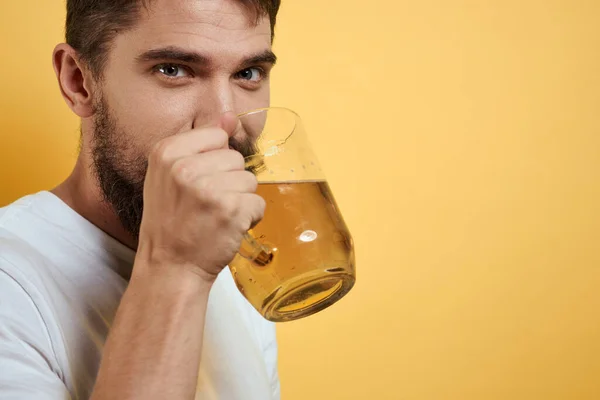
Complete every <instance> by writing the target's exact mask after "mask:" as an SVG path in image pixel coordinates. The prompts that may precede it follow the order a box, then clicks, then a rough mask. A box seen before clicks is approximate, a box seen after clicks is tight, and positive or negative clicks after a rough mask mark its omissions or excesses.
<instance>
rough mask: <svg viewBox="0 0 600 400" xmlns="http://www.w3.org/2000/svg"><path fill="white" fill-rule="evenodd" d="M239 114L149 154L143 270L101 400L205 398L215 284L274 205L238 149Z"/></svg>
mask: <svg viewBox="0 0 600 400" xmlns="http://www.w3.org/2000/svg"><path fill="white" fill-rule="evenodd" d="M229 117H230V118H229V121H227V120H222V125H223V126H225V125H228V126H229V127H230V129H228V130H227V131H225V130H223V129H220V128H205V129H200V130H195V131H190V132H187V133H181V134H177V135H174V136H171V137H169V138H167V139H165V140H163V141H162V142H160V143H159V144H158V145H157V146H155V148H154V149H153V151H152V152H151V154H150V156H149V160H148V172H147V174H146V179H145V183H144V214H143V218H142V224H141V227H140V237H139V244H138V249H137V255H136V261H135V265H134V268H133V274H132V278H131V281H130V284H129V287H128V288H127V290H126V292H125V295H124V296H123V299H122V301H121V304H120V305H119V309H118V311H117V315H116V317H115V323H114V325H113V327H112V329H111V332H110V334H109V337H108V340H107V344H106V348H105V350H104V354H103V357H102V362H101V365H100V371H99V375H98V379H97V382H96V386H95V388H94V392H93V395H92V400H109V399H110V400H112V399H125V398H126V399H145V400H153V399H172V400H183V399H193V398H194V397H195V392H196V385H197V381H198V369H199V362H200V355H201V347H202V337H203V331H204V319H205V314H206V308H207V304H208V295H209V292H210V288H211V287H212V284H213V283H214V281H215V279H216V277H217V275H218V274H219V273H220V272H221V270H222V269H223V268H224V267H225V266H226V265H227V264H228V263H229V262H230V261H231V260H232V259H233V257H234V256H235V254H236V252H237V250H238V249H239V247H240V243H241V240H242V237H243V235H244V233H245V232H246V231H247V230H248V229H249V228H250V226H251V225H252V224H254V223H256V222H258V221H259V220H260V219H261V218H262V216H263V213H264V208H265V203H264V200H263V199H262V198H260V197H259V196H257V195H256V194H255V191H256V187H257V185H258V183H257V181H256V177H255V176H254V175H252V174H251V173H250V172H246V171H245V170H244V159H243V157H242V155H241V154H240V153H238V152H237V151H234V150H230V149H229V145H228V142H229V134H228V133H227V132H233V130H234V128H235V127H236V126H237V119H235V116H229ZM223 118H225V117H223Z"/></svg>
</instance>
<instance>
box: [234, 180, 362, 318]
mask: <svg viewBox="0 0 600 400" xmlns="http://www.w3.org/2000/svg"><path fill="white" fill-rule="evenodd" d="M257 193H258V194H259V195H260V196H262V197H263V198H264V199H265V201H266V203H267V208H266V211H265V216H264V218H263V220H262V221H261V222H260V223H259V224H258V225H257V226H256V227H255V228H254V229H253V230H252V231H251V234H252V236H254V238H255V239H256V240H257V241H258V242H259V243H262V244H264V245H267V246H269V247H270V248H271V249H272V251H273V257H272V259H271V260H270V262H268V263H267V264H266V265H261V264H259V263H256V262H252V261H250V260H248V259H246V258H243V257H242V256H240V255H239V254H238V255H237V256H236V258H235V259H234V260H233V261H232V262H231V264H230V268H231V272H232V274H233V277H234V279H235V281H236V284H237V286H238V288H239V290H240V291H241V292H242V294H243V295H244V296H245V297H246V298H247V299H248V301H249V302H250V303H251V304H252V305H253V306H254V307H255V308H256V309H257V310H258V311H259V312H260V313H261V314H262V315H263V316H264V317H265V318H267V319H269V320H271V321H276V322H279V321H288V320H293V319H298V318H302V317H306V316H309V315H311V314H314V313H316V312H318V311H320V310H322V309H324V308H326V307H328V306H329V305H331V304H333V303H335V302H336V301H337V300H339V299H340V298H341V297H343V296H344V295H345V294H346V293H347V292H348V291H349V290H350V289H351V288H352V286H353V285H354V281H355V270H354V247H353V242H352V238H351V236H350V232H349V231H348V228H347V227H346V224H345V223H344V220H343V218H342V216H341V214H340V212H339V210H338V207H337V205H336V203H335V200H334V198H333V196H332V194H331V190H330V189H329V185H328V184H327V182H326V181H324V180H318V181H297V182H293V181H292V182H289V181H288V182H264V183H260V184H259V187H258V190H257Z"/></svg>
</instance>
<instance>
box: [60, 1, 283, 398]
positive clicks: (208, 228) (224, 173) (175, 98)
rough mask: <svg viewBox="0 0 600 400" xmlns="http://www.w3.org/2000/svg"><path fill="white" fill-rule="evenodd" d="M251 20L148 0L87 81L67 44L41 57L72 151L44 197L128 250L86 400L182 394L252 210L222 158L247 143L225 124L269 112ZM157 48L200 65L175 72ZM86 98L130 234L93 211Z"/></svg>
mask: <svg viewBox="0 0 600 400" xmlns="http://www.w3.org/2000/svg"><path fill="white" fill-rule="evenodd" d="M254 22H255V19H254V16H253V15H251V14H249V13H248V11H247V10H245V9H244V8H243V6H240V4H239V3H238V2H236V1H233V0H195V1H190V0H187V1H186V0H156V1H155V2H154V3H153V4H152V6H151V7H150V8H149V9H148V10H143V11H142V14H141V17H140V20H139V21H138V23H137V25H136V26H135V27H134V28H133V29H131V30H129V31H125V32H120V33H119V34H118V36H117V37H116V38H115V40H114V42H113V43H112V46H111V48H110V52H109V56H108V61H107V63H106V65H105V68H104V70H103V77H102V79H101V80H98V81H96V80H95V79H94V78H93V75H92V74H91V73H90V71H89V70H88V69H87V67H86V65H85V64H84V63H82V62H80V61H79V58H78V56H77V52H76V51H75V50H73V49H72V48H71V47H70V46H68V45H67V44H59V45H58V46H57V47H56V49H55V51H54V57H53V61H54V67H55V71H56V75H57V78H58V82H59V84H60V88H61V91H62V93H63V97H64V99H65V101H66V102H67V104H68V105H69V107H70V108H71V109H72V110H73V112H75V113H76V114H77V115H78V116H79V117H81V121H82V151H81V154H80V156H79V159H78V161H77V164H76V166H75V168H74V170H73V172H72V174H71V175H70V176H69V177H68V179H67V180H66V181H65V182H63V183H62V184H61V185H59V186H58V187H57V188H55V189H54V190H53V193H54V194H55V195H57V196H58V197H59V198H61V199H62V200H63V201H64V202H65V203H66V204H67V205H69V206H70V207H71V208H73V209H74V210H75V211H77V212H78V213H79V214H81V215H82V216H84V217H85V218H86V219H88V220H89V221H91V222H92V223H94V224H95V225H96V226H98V227H99V228H100V229H102V230H103V231H105V232H106V233H107V234H109V235H111V236H112V237H114V238H116V239H117V240H119V241H120V242H122V243H124V244H125V245H127V246H129V247H131V248H133V249H135V250H136V251H137V252H136V259H135V263H134V266H133V270H132V274H131V279H130V283H129V285H128V288H127V290H126V292H125V294H124V296H123V299H122V301H121V304H120V306H119V308H118V311H117V314H116V317H115V321H114V324H113V326H112V328H111V331H110V334H109V336H108V339H107V342H106V346H105V350H104V354H103V359H102V362H101V365H100V370H99V374H98V379H97V382H96V386H95V388H94V392H93V395H92V399H94V400H99V399H115V398H127V399H137V398H140V399H165V398H168V399H193V398H194V395H195V392H196V383H197V376H198V369H199V360H200V354H201V347H202V337H203V330H204V317H205V313H206V307H207V303H208V294H209V292H210V289H211V287H212V285H213V283H214V281H215V279H216V277H217V275H218V274H219V272H220V271H221V270H222V269H223V268H224V267H225V266H226V265H227V264H228V263H229V262H230V261H231V260H232V259H233V257H234V256H235V254H236V252H237V250H238V249H239V246H240V243H241V240H242V237H243V234H244V233H245V232H246V231H247V230H248V229H249V228H250V227H251V225H253V224H255V223H257V222H258V221H259V220H260V219H261V218H262V216H263V214H264V207H265V204H264V200H263V199H262V198H260V197H259V196H257V195H256V194H255V191H256V187H257V181H256V178H255V177H254V176H253V175H252V174H251V173H249V172H246V171H244V162H243V156H242V155H241V154H240V153H239V152H237V151H235V150H233V149H231V148H230V138H232V137H234V138H235V139H236V140H238V141H244V140H248V138H246V137H244V131H243V129H240V124H239V121H238V120H237V117H236V115H237V114H239V113H241V112H243V111H247V110H251V109H256V108H261V107H267V106H268V105H269V80H268V72H269V70H270V69H271V67H272V65H273V63H274V62H273V60H270V58H271V57H270V56H269V52H270V50H271V27H270V24H269V20H268V18H263V19H261V20H260V21H259V23H258V24H254ZM157 49H163V50H164V49H167V50H169V51H171V52H173V51H174V50H176V51H177V52H187V53H198V54H200V55H201V56H202V57H196V58H198V59H197V60H191V59H188V60H186V61H185V62H182V61H181V60H178V59H175V58H170V57H172V56H174V55H173V54H171V55H169V58H164V56H165V54H158V53H159V52H157V51H156V50H157ZM149 51H151V53H150V55H149V53H148V52H149ZM162 53H164V51H163V52H162ZM144 54H146V55H145V56H144ZM156 56H160V57H161V58H156ZM175 56H176V58H179V56H177V55H175ZM257 56H260V57H257ZM188 58H189V57H188ZM252 58H254V60H251V59H252ZM192 61H193V62H192ZM166 64H168V65H166ZM173 64H175V65H173ZM261 71H263V72H261ZM100 102H102V103H103V104H104V106H105V108H106V109H107V110H105V111H107V113H108V114H109V115H110V118H111V120H112V121H113V122H114V124H115V126H114V130H113V131H110V132H108V133H107V134H111V135H113V136H112V137H111V140H112V141H113V143H114V146H115V147H114V149H113V151H114V152H115V154H116V155H117V156H118V159H119V165H120V166H121V168H122V171H121V173H122V174H124V175H125V177H126V178H127V179H130V180H132V181H135V180H142V181H143V182H144V185H143V200H144V209H143V216H142V220H141V226H140V230H139V236H137V235H135V234H132V233H131V232H130V231H129V230H127V229H125V227H124V226H123V224H122V223H121V222H120V221H119V219H118V218H117V216H116V214H115V212H114V210H113V208H112V207H111V206H110V205H108V204H106V203H105V202H103V192H102V190H101V188H100V185H99V183H98V179H97V177H96V174H95V171H94V162H93V161H94V147H95V143H96V142H97V137H96V136H95V135H96V134H97V133H98V132H97V129H96V125H97V124H98V104H99V103H100ZM250 139H251V138H250ZM140 159H142V160H147V168H146V167H145V166H140V164H139V163H135V162H133V161H134V160H140Z"/></svg>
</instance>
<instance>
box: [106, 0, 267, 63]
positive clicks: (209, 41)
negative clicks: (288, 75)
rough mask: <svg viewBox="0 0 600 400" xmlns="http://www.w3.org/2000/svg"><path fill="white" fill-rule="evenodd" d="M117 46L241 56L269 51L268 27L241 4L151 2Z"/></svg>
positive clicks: (233, 0)
mask: <svg viewBox="0 0 600 400" xmlns="http://www.w3.org/2000/svg"><path fill="white" fill-rule="evenodd" d="M116 42H120V43H121V45H124V46H125V47H127V50H128V51H131V52H133V51H138V52H139V51H145V50H148V49H151V48H156V47H166V46H179V47H185V48H188V49H189V50H195V51H202V52H203V53H205V54H206V55H207V56H210V55H211V54H214V53H216V54H223V55H225V54H227V53H229V54H230V55H232V56H233V55H235V54H238V55H239V56H243V54H240V52H241V51H244V50H245V51H244V52H257V51H262V50H265V49H269V48H270V47H271V25H270V21H269V18H268V17H267V16H264V17H261V18H259V19H258V23H257V18H256V15H255V14H254V13H253V12H252V11H250V10H249V9H248V8H246V7H245V6H244V5H243V4H242V2H241V1H240V0H153V1H152V2H150V4H149V5H148V6H146V7H142V8H141V12H140V17H139V20H138V21H137V23H136V25H135V27H134V28H133V29H131V30H128V31H126V32H124V33H122V34H120V35H118V36H117V38H116ZM117 44H118V43H117ZM135 55H137V54H134V56H135Z"/></svg>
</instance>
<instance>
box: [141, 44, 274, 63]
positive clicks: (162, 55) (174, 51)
mask: <svg viewBox="0 0 600 400" xmlns="http://www.w3.org/2000/svg"><path fill="white" fill-rule="evenodd" d="M136 60H137V61H138V62H149V61H162V60H172V61H179V62H184V63H188V64H200V65H202V64H204V65H208V64H210V59H209V58H208V57H206V56H204V55H202V54H200V53H196V52H193V51H187V50H183V49H180V48H178V47H174V46H169V47H164V48H160V49H153V50H148V51H146V52H144V53H143V54H141V55H139V56H138V57H136ZM276 62H277V56H276V55H275V54H274V53H273V52H272V51H271V50H265V51H263V52H261V53H258V54H254V55H251V56H249V57H247V58H245V59H244V60H242V62H241V63H240V68H245V67H248V66H252V65H255V64H271V65H275V63H276Z"/></svg>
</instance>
